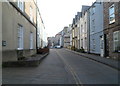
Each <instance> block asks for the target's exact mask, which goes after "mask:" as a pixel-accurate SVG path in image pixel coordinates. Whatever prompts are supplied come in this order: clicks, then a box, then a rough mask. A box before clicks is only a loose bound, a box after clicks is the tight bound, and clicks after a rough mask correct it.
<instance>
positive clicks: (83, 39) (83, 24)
mask: <svg viewBox="0 0 120 86" xmlns="http://www.w3.org/2000/svg"><path fill="white" fill-rule="evenodd" d="M88 8H89V6H82V16H81V18H80V30H79V31H80V48H83V49H84V50H85V51H86V52H87V50H88V49H87V48H88V47H87V46H88V41H87V39H88V34H87V31H88V27H89V26H88V24H89V22H88V12H87V10H88Z"/></svg>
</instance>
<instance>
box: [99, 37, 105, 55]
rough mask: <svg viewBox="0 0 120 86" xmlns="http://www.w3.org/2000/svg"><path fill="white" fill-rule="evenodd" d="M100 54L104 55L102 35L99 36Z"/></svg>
mask: <svg viewBox="0 0 120 86" xmlns="http://www.w3.org/2000/svg"><path fill="white" fill-rule="evenodd" d="M100 51H101V53H100V56H101V57H104V38H103V36H100Z"/></svg>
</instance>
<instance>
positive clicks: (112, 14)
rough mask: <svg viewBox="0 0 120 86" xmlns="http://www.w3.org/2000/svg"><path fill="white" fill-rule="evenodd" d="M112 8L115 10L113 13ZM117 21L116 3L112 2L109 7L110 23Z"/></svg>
mask: <svg viewBox="0 0 120 86" xmlns="http://www.w3.org/2000/svg"><path fill="white" fill-rule="evenodd" d="M111 10H113V12H112V13H111ZM112 16H113V19H112V20H111V17H112ZM114 22H115V5H114V4H112V5H111V6H110V7H109V24H112V23H114Z"/></svg>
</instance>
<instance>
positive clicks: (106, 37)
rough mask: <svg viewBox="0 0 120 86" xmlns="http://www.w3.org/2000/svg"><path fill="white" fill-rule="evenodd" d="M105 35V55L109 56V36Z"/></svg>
mask: <svg viewBox="0 0 120 86" xmlns="http://www.w3.org/2000/svg"><path fill="white" fill-rule="evenodd" d="M104 37H105V57H108V56H109V36H108V34H105V35H104Z"/></svg>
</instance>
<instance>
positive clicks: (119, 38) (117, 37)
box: [113, 31, 120, 52]
mask: <svg viewBox="0 0 120 86" xmlns="http://www.w3.org/2000/svg"><path fill="white" fill-rule="evenodd" d="M113 47H114V48H113V49H114V51H116V52H120V31H115V32H113Z"/></svg>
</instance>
